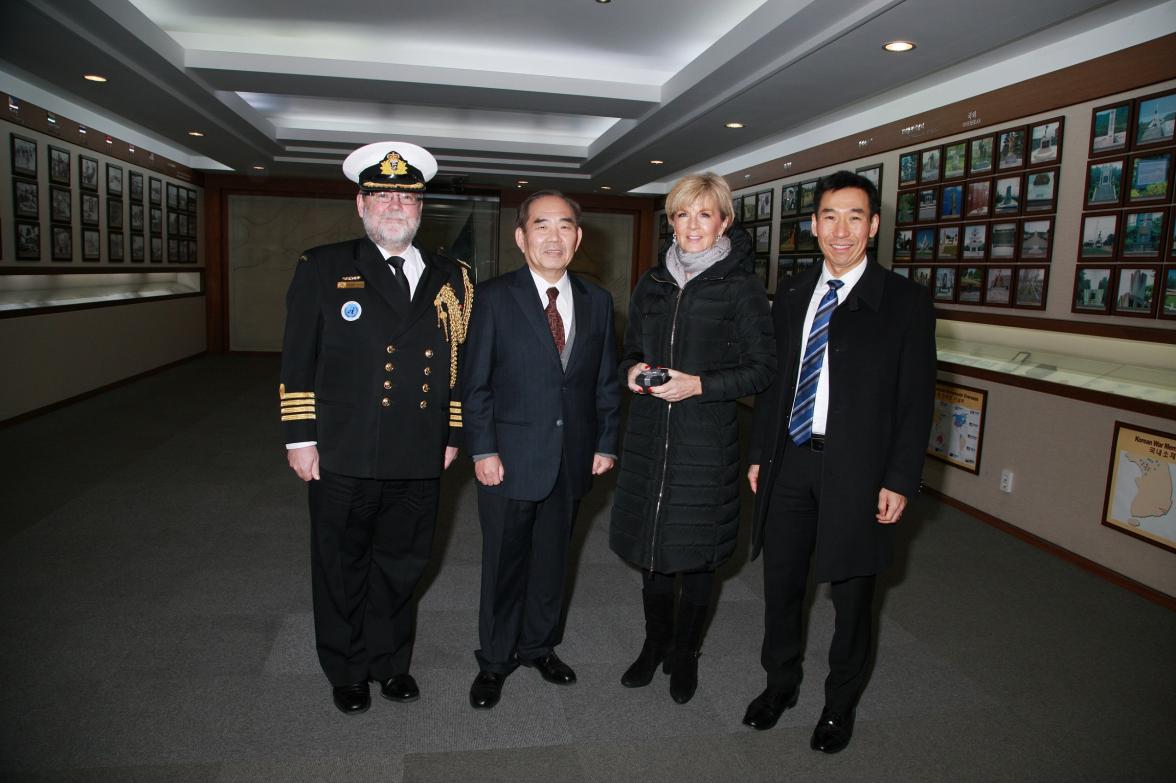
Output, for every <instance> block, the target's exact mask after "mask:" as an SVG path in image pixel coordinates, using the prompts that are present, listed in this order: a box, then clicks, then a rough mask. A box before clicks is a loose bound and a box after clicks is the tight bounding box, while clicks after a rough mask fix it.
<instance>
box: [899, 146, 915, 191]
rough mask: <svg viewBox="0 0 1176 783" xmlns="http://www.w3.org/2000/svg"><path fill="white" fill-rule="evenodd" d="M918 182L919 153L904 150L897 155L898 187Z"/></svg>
mask: <svg viewBox="0 0 1176 783" xmlns="http://www.w3.org/2000/svg"><path fill="white" fill-rule="evenodd" d="M917 184H919V153H917V152H904V153H903V154H902V155H899V156H898V186H899V187H900V188H905V187H909V186H911V185H917Z"/></svg>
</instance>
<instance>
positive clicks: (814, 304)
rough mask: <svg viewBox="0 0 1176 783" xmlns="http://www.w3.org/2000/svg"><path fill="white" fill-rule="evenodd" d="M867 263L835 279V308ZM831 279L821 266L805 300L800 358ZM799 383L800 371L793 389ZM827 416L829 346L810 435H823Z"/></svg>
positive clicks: (823, 363)
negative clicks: (808, 298) (819, 272)
mask: <svg viewBox="0 0 1176 783" xmlns="http://www.w3.org/2000/svg"><path fill="white" fill-rule="evenodd" d="M867 263H869V261H867V260H866V259H864V258H863V259H862V262H861V263H860V264H858V265H857V266H855V267H854V268H853V269H851V270H849V271H848V272H846V273H845V274H844V275H842V276H841V277H839V278H837V279H838V280H840V281H841V282H842V284H843V285H842V286H841V288H838V289H837V306H838V307H840V306H841V305H843V304H845V299H846V297H848V296H849V292H850V291H852V290H853V287H854V286H855V285H857V281H858V280H861V279H862V275H863V274H864V273H865V271H866V264H867ZM832 279H834V278H833V275H831V274H830V273H829V267H828V266H827V265H826V264H825V263H824V262H822V263H821V277H820V279H819V280H817V287H816V288H815V289H813V296H812V299H810V300H809V306H808V312H806V313H805V316H804V329H803V330H802V331H801V333H800V334H801V338H800V339H801V340H802V342H801V344H800V356H801V358H803V357H804V350H805V347H806V346H807V344H808V337H809V331H810V330H811V329H812V328H813V319H815V318H816V317H817V308H818V307H820V305H821V300H822V299H824V298H825V294H827V293H828V292H829V281H830V280H832ZM798 383H800V368H799V367H798V368H797V370H796V380H795V381H793V388H794V389H795V388H796V384H798ZM828 416H829V344H828V343H826V344H825V357H824V360H823V361H822V362H821V374H820V376H819V377H818V378H817V397H816V399H815V400H814V401H813V434H814V435H824V434H825V421H826V419H827V418H828Z"/></svg>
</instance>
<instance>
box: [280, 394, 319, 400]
mask: <svg viewBox="0 0 1176 783" xmlns="http://www.w3.org/2000/svg"><path fill="white" fill-rule="evenodd" d="M278 396H279V397H281V398H282V399H283V400H313V399H314V392H280V393H279V394H278Z"/></svg>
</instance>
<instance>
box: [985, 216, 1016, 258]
mask: <svg viewBox="0 0 1176 783" xmlns="http://www.w3.org/2000/svg"><path fill="white" fill-rule="evenodd" d="M1020 240H1021V232H1020V227H1019V226H1018V225H1017V221H1015V220H1013V221H1010V222H1007V223H993V224H992V227H991V228H990V229H989V231H988V257H989V258H990V259H992V260H993V261H1015V260H1016V259H1017V247H1018V244H1019V243H1020Z"/></svg>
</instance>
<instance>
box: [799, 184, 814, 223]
mask: <svg viewBox="0 0 1176 783" xmlns="http://www.w3.org/2000/svg"><path fill="white" fill-rule="evenodd" d="M816 198H817V181H816V180H815V179H814V180H810V181H808V182H802V183H800V214H802V215H811V214H812V213H813V210H815V209H816V208H817V201H816Z"/></svg>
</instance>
